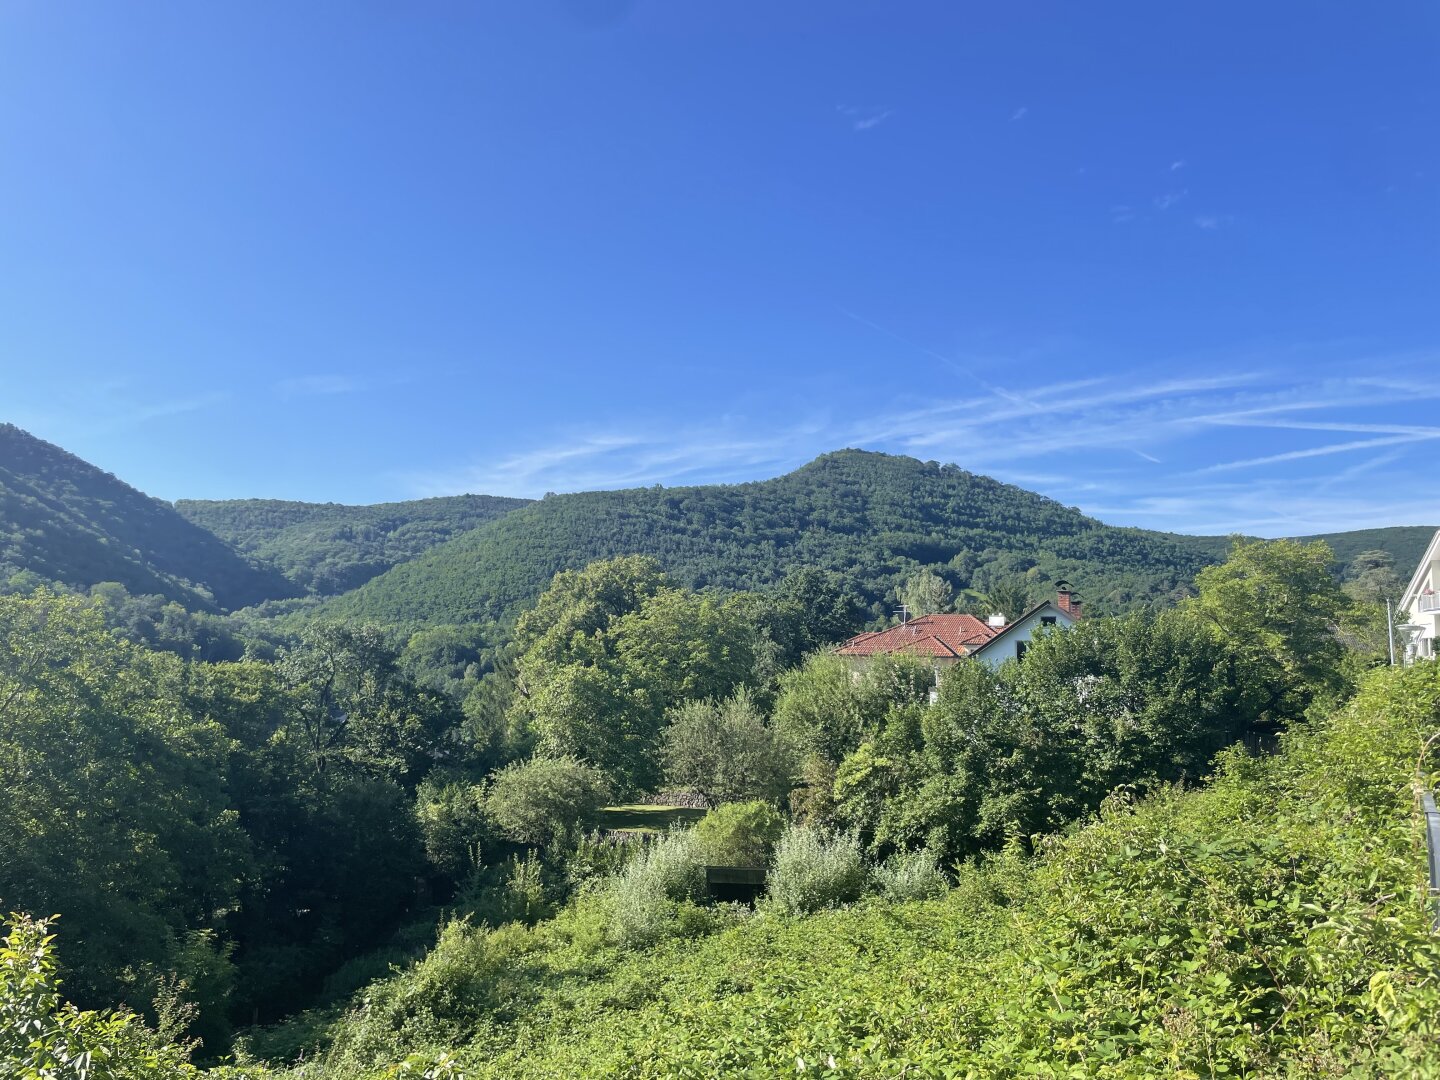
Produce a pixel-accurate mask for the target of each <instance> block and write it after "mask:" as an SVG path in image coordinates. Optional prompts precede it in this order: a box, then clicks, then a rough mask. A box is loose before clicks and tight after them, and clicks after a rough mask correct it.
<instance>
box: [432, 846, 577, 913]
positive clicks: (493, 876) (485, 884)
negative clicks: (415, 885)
mask: <svg viewBox="0 0 1440 1080" xmlns="http://www.w3.org/2000/svg"><path fill="white" fill-rule="evenodd" d="M557 891H558V890H557V889H556V887H555V886H554V884H553V883H552V882H550V881H548V880H547V875H546V873H545V868H544V867H543V866H542V865H541V863H540V860H539V858H537V857H536V855H535V853H534V852H533V851H532V852H529V853H527V854H526V855H525V857H524V858H523V859H522V858H521V857H520V856H518V855H512V856H510V858H509V859H508V860H507V861H505V862H503V863H501V864H500V865H499V866H491V867H486V868H484V869H480V870H477V871H476V872H475V873H474V874H473V875H472V876H471V878H470V880H469V881H468V882H467V883H466V885H465V888H464V889H462V890H461V892H460V895H459V896H458V897H457V898H456V901H455V903H456V906H457V907H458V908H460V910H462V911H466V912H468V913H469V914H471V915H473V916H474V917H475V918H476V919H478V920H480V921H481V922H483V923H487V924H488V925H490V926H504V925H505V924H506V923H512V922H518V923H524V924H525V925H526V926H532V925H534V924H535V923H537V922H539V921H540V920H541V919H545V918H549V917H550V916H551V915H552V914H554V911H555V906H554V903H553V901H554V899H555V895H556V893H557Z"/></svg>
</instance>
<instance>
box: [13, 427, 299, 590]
mask: <svg viewBox="0 0 1440 1080" xmlns="http://www.w3.org/2000/svg"><path fill="white" fill-rule="evenodd" d="M27 570H28V571H30V572H32V573H35V574H38V575H39V576H40V577H42V578H45V579H46V580H49V581H60V582H64V583H65V584H67V585H71V586H75V587H77V588H86V587H88V586H90V585H94V584H96V583H98V582H101V581H118V582H120V583H121V584H122V585H124V586H125V587H126V588H127V589H128V590H130V592H132V593H158V594H160V595H162V596H166V597H169V598H170V599H172V600H177V601H179V602H180V603H182V604H184V605H186V606H187V607H192V608H216V607H218V608H222V609H225V610H230V609H234V608H238V607H244V606H246V605H249V604H254V603H258V602H259V601H261V600H266V599H271V598H276V597H283V596H292V595H294V594H295V593H296V592H297V591H298V590H297V589H296V588H295V587H294V585H292V584H291V583H290V582H289V581H287V580H285V578H284V577H283V576H281V575H280V574H279V573H278V572H277V571H273V570H269V569H267V568H263V567H258V566H254V565H252V564H251V563H250V562H249V561H247V560H246V559H245V558H244V557H243V556H242V555H240V554H239V553H238V552H236V551H235V550H234V549H232V548H231V547H230V546H229V545H227V544H226V543H225V542H224V541H223V540H221V539H219V538H218V537H216V536H215V535H213V534H212V533H210V532H207V531H206V530H205V529H202V528H200V527H199V526H197V525H194V524H192V523H191V522H189V521H186V520H185V519H184V518H183V517H181V516H180V515H179V514H177V513H176V512H175V510H174V508H172V507H171V506H170V505H169V504H168V503H165V502H161V501H160V500H159V499H152V498H151V497H150V496H148V495H144V494H142V493H141V492H139V491H136V490H135V489H134V488H132V487H130V486H129V485H128V484H125V483H123V482H122V481H120V480H117V479H116V478H115V477H113V476H111V475H110V474H109V473H106V472H103V471H102V470H100V469H97V468H96V467H95V466H93V465H90V464H88V463H87V462H84V461H82V460H80V459H79V458H78V457H76V456H75V455H73V454H70V453H68V452H66V451H64V450H62V449H60V448H59V447H58V446H52V445H51V444H50V443H47V442H45V441H44V440H42V439H37V438H35V437H34V436H33V435H30V434H29V433H28V432H25V431H22V430H20V429H19V428H17V427H15V426H13V425H11V424H0V580H4V579H8V578H9V577H10V576H11V575H13V574H14V573H15V572H17V571H27Z"/></svg>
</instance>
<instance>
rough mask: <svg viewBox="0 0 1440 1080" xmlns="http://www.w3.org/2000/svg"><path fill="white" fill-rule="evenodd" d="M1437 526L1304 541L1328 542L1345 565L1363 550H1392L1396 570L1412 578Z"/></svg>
mask: <svg viewBox="0 0 1440 1080" xmlns="http://www.w3.org/2000/svg"><path fill="white" fill-rule="evenodd" d="M1435 528H1436V527H1435V526H1434V525H1395V526H1393V527H1391V528H1388V529H1352V530H1351V531H1350V532H1338V533H1319V534H1317V535H1315V536H1305V537H1301V538H1300V539H1302V540H1324V541H1325V542H1326V543H1327V544H1329V545H1330V547H1331V548H1332V549H1333V550H1334V552H1335V561H1336V562H1338V563H1340V564H1341V565H1342V566H1343V565H1345V564H1347V563H1349V562H1350V561H1351V560H1352V559H1354V558H1355V556H1356V555H1359V554H1360V552H1362V551H1388V552H1389V553H1390V554H1391V555H1393V556H1395V569H1396V571H1397V572H1398V573H1399V574H1400V576H1401V577H1402V578H1406V579H1408V578H1409V577H1410V575H1411V573H1413V572H1414V570H1415V567H1416V566H1417V565H1418V564H1419V562H1420V557H1421V556H1422V555H1424V554H1425V547H1426V545H1427V544H1429V543H1430V538H1431V537H1432V536H1434V535H1435Z"/></svg>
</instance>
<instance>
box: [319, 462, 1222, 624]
mask: <svg viewBox="0 0 1440 1080" xmlns="http://www.w3.org/2000/svg"><path fill="white" fill-rule="evenodd" d="M1227 547H1228V543H1227V542H1226V541H1225V540H1224V538H1221V537H1189V536H1180V535H1176V534H1171V533H1160V532H1151V531H1146V530H1143V529H1133V528H1118V527H1115V526H1111V525H1106V524H1104V523H1103V522H1100V521H1097V520H1095V519H1094V518H1091V517H1087V516H1086V515H1084V514H1082V513H1081V512H1080V511H1079V510H1077V509H1074V508H1072V507H1067V506H1064V505H1062V504H1061V503H1059V502H1057V501H1055V500H1053V499H1049V498H1046V497H1044V496H1042V495H1038V494H1036V493H1034V492H1030V491H1026V490H1024V489H1023V488H1019V487H1015V486H1014V485H1011V484H1004V483H1001V482H999V481H997V480H993V479H991V478H989V477H986V476H980V475H977V474H975V473H970V472H967V471H965V470H963V469H960V468H958V467H956V466H953V465H938V464H936V463H934V462H928V463H927V462H921V461H917V460H915V459H913V458H908V457H900V456H894V455H889V454H881V453H874V452H869V451H862V450H841V451H837V452H835V453H830V454H825V455H823V456H821V457H819V458H816V459H815V460H814V461H812V462H810V463H809V464H807V465H805V466H803V467H801V468H799V469H797V470H795V471H794V472H791V473H788V474H786V475H784V476H780V477H776V478H775V479H772V480H762V481H756V482H752V483H744V484H716V485H707V486H701V487H676V488H660V487H654V488H636V489H630V490H624V491H593V492H582V493H577V494H571V495H554V496H548V497H547V498H545V499H543V500H541V501H540V502H536V503H532V504H530V505H529V506H525V507H522V508H521V509H519V510H516V511H514V512H512V513H511V514H508V515H507V516H505V517H504V518H502V519H500V520H498V521H494V522H491V523H490V524H488V525H485V526H482V527H481V528H479V529H477V530H475V531H474V532H471V533H467V534H465V535H463V536H459V537H456V538H455V539H453V540H451V541H449V542H448V543H445V544H442V545H440V546H438V547H436V548H434V549H432V550H431V551H429V552H427V553H426V554H425V555H422V556H421V557H420V558H418V559H416V560H414V561H412V562H409V563H404V564H401V565H399V566H397V567H395V568H394V569H392V570H390V571H388V572H386V573H385V574H382V575H380V576H379V577H377V578H375V579H374V580H372V581H370V582H368V583H367V584H365V585H364V586H362V587H361V588H360V589H358V590H356V591H355V592H352V593H348V594H346V595H345V596H342V597H339V598H337V599H335V600H333V601H330V602H329V603H327V604H326V605H325V606H324V607H323V608H322V611H324V612H325V613H327V614H332V615H336V616H361V617H366V618H372V619H376V620H379V621H381V622H391V623H408V624H419V623H426V622H429V623H456V622H465V621H470V620H480V619H491V618H504V617H506V616H507V615H509V614H512V613H514V612H515V611H517V610H519V609H520V608H521V607H523V606H524V605H526V604H528V603H529V602H530V601H532V600H533V599H534V598H535V597H536V596H538V595H539V594H540V592H541V590H542V589H543V588H544V587H545V585H546V584H547V583H548V582H549V580H550V578H551V577H552V576H553V575H554V574H555V573H556V572H557V571H559V570H563V569H575V568H579V567H583V566H585V565H586V564H587V563H589V562H592V561H594V560H596V559H601V558H607V557H611V556H615V555H620V554H630V553H639V554H646V555H652V556H654V557H655V558H657V559H658V560H659V561H660V563H661V565H662V566H663V567H664V568H665V570H666V571H667V572H668V573H669V574H671V575H672V577H673V578H674V579H675V580H676V581H678V582H680V583H683V584H685V585H687V586H691V587H704V586H719V587H723V588H727V589H754V588H760V587H763V586H766V585H769V584H772V583H774V582H776V581H778V580H779V579H780V578H782V577H783V576H784V575H785V574H786V573H787V572H790V571H792V570H795V569H798V568H800V567H802V566H810V567H818V568H821V569H828V570H835V571H839V572H840V573H842V574H844V575H845V576H846V577H848V578H849V579H850V580H851V581H852V582H853V583H854V585H855V586H856V588H857V589H858V591H859V592H860V593H861V594H862V595H863V596H864V598H865V600H866V602H867V603H870V604H871V605H872V607H873V608H874V612H875V614H877V615H880V614H883V613H884V610H885V605H886V604H887V603H889V602H890V597H889V596H888V594H890V593H891V592H892V590H893V589H894V588H895V587H896V586H897V585H898V584H899V583H900V582H901V581H903V580H904V579H905V578H906V576H907V575H909V574H911V573H913V572H914V571H915V570H916V569H917V568H919V567H921V566H930V567H933V568H935V569H936V570H937V571H938V572H940V573H941V574H942V575H943V576H945V577H946V578H947V579H948V580H949V582H950V583H951V585H952V586H954V587H955V588H956V589H966V588H970V589H974V590H977V591H981V592H983V591H985V590H986V589H987V588H989V587H991V586H992V585H994V584H996V583H997V582H998V581H1000V580H1001V579H1003V578H1007V577H1014V576H1016V575H1028V576H1030V577H1032V578H1035V579H1037V581H1038V580H1039V579H1043V580H1044V581H1045V582H1051V581H1054V580H1056V579H1057V578H1066V579H1068V580H1070V581H1072V582H1073V583H1075V584H1076V585H1077V586H1078V588H1079V589H1080V591H1081V592H1082V594H1084V596H1085V598H1086V600H1087V601H1088V602H1089V603H1090V605H1091V610H1092V611H1115V610H1120V609H1124V608H1127V607H1130V606H1133V605H1134V604H1136V603H1138V602H1143V601H1147V600H1154V599H1164V598H1167V597H1171V596H1175V595H1179V594H1180V593H1182V592H1183V591H1184V590H1185V589H1187V588H1188V586H1189V583H1190V582H1191V580H1192V579H1193V578H1194V575H1195V573H1196V572H1197V571H1198V570H1199V569H1200V568H1201V567H1203V566H1205V565H1208V564H1210V563H1213V562H1217V561H1219V560H1220V559H1221V558H1223V557H1224V553H1225V550H1226V548H1227Z"/></svg>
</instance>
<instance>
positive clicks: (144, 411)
mask: <svg viewBox="0 0 1440 1080" xmlns="http://www.w3.org/2000/svg"><path fill="white" fill-rule="evenodd" d="M227 397H228V395H227V394H224V393H220V392H218V391H217V392H213V393H207V394H196V395H195V396H193V397H185V398H171V399H169V400H166V401H154V402H143V403H134V402H124V401H122V402H120V403H118V404H116V405H115V406H114V407H113V408H110V409H107V410H106V411H105V412H104V413H103V414H102V415H101V416H100V417H98V418H97V420H96V421H95V422H94V424H93V425H92V426H93V428H94V430H96V431H100V432H105V433H110V432H117V431H128V430H129V429H131V428H138V427H143V426H144V425H146V424H148V423H150V422H151V421H153V420H161V419H165V418H167V417H171V416H181V415H184V414H185V413H192V412H199V411H200V410H202V409H209V408H213V407H214V406H216V405H219V404H220V403H221V402H223V401H224V400H225V399H226V398H227Z"/></svg>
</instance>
